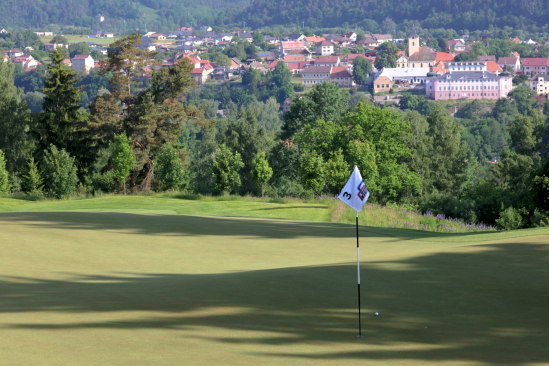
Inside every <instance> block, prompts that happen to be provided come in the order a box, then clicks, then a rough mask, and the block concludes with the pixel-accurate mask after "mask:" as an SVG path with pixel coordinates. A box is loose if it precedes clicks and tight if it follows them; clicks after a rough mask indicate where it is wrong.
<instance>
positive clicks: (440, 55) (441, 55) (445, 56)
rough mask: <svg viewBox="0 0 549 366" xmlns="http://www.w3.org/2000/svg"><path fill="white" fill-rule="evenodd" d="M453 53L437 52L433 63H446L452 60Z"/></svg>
mask: <svg viewBox="0 0 549 366" xmlns="http://www.w3.org/2000/svg"><path fill="white" fill-rule="evenodd" d="M454 58H455V57H454V55H453V54H451V53H449V52H437V59H436V60H435V64H438V63H439V62H440V61H442V62H444V63H446V62H451V61H454Z"/></svg>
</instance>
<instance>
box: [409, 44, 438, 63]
mask: <svg viewBox="0 0 549 366" xmlns="http://www.w3.org/2000/svg"><path fill="white" fill-rule="evenodd" d="M436 59H437V53H436V52H432V51H431V50H430V49H429V48H428V47H420V48H419V51H417V52H416V53H414V54H412V55H410V57H409V58H408V60H410V61H434V60H436Z"/></svg>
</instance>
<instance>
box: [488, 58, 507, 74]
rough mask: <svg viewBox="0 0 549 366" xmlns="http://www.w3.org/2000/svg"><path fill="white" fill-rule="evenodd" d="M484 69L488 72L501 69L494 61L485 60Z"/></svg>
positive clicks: (500, 70)
mask: <svg viewBox="0 0 549 366" xmlns="http://www.w3.org/2000/svg"><path fill="white" fill-rule="evenodd" d="M486 71H488V72H496V71H499V72H502V71H503V69H502V68H501V67H499V65H498V64H497V63H496V61H486Z"/></svg>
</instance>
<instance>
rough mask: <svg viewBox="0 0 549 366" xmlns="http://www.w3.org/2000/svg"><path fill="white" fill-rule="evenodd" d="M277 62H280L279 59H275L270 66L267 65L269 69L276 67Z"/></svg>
mask: <svg viewBox="0 0 549 366" xmlns="http://www.w3.org/2000/svg"><path fill="white" fill-rule="evenodd" d="M277 64H278V61H273V62H272V63H271V64H270V65H269V66H267V68H268V69H274V68H275V67H276V65H277Z"/></svg>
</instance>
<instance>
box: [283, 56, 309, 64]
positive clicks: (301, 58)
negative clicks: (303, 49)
mask: <svg viewBox="0 0 549 366" xmlns="http://www.w3.org/2000/svg"><path fill="white" fill-rule="evenodd" d="M283 61H284V63H285V64H286V65H287V66H290V64H292V63H294V64H295V63H297V64H298V63H300V62H303V61H305V56H304V55H286V56H284V59H283Z"/></svg>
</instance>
